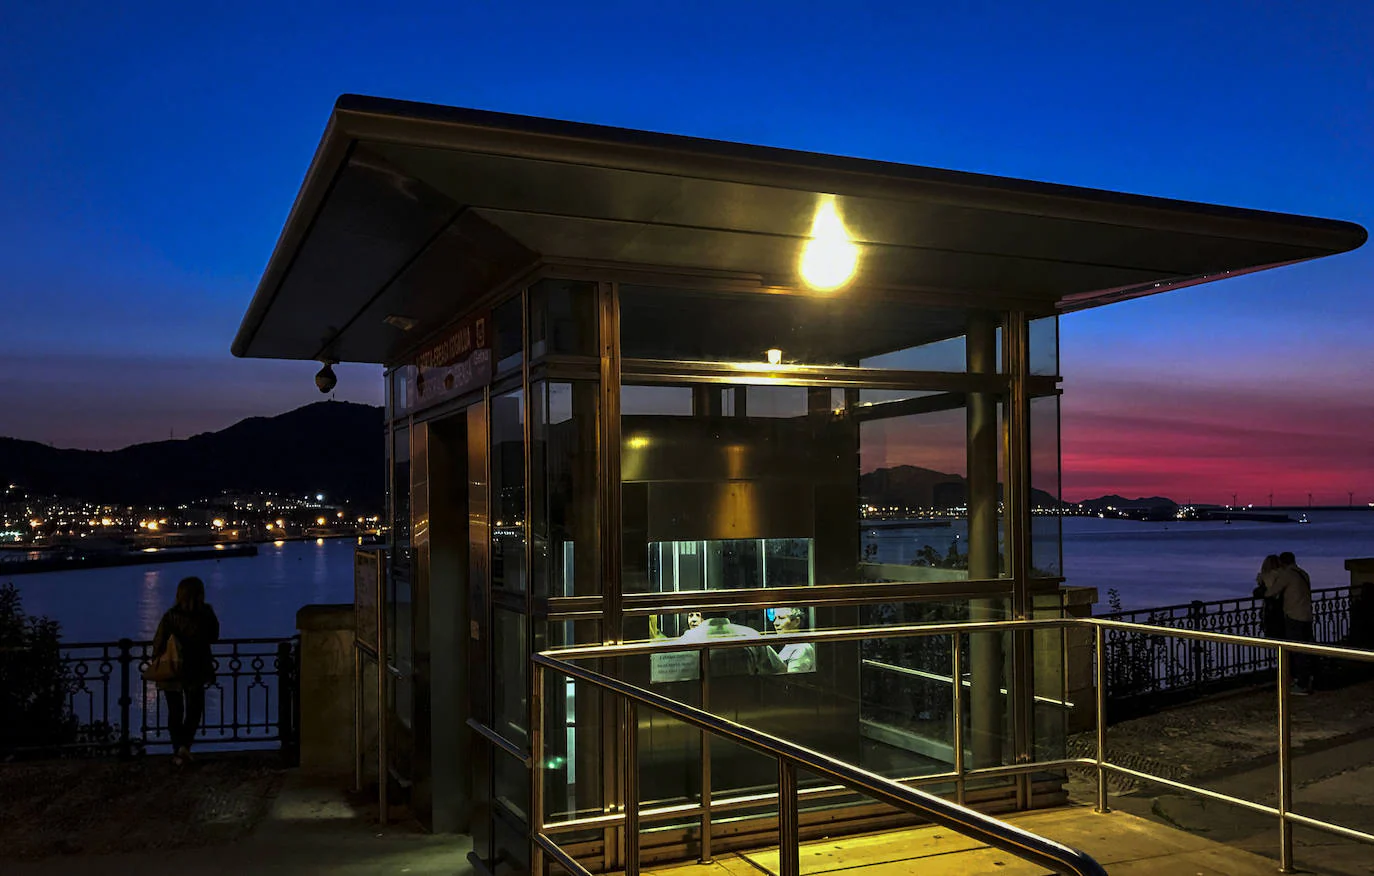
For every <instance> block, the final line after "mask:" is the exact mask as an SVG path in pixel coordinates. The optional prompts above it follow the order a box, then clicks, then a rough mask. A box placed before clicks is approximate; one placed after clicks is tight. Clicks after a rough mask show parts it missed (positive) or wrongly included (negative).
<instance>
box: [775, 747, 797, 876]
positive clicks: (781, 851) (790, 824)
mask: <svg viewBox="0 0 1374 876" xmlns="http://www.w3.org/2000/svg"><path fill="white" fill-rule="evenodd" d="M800 874H801V833H800V825H799V820H798V816H797V765H796V764H794V763H793V762H792V761H790V760H788V759H787V758H785V757H779V758H778V876H800Z"/></svg>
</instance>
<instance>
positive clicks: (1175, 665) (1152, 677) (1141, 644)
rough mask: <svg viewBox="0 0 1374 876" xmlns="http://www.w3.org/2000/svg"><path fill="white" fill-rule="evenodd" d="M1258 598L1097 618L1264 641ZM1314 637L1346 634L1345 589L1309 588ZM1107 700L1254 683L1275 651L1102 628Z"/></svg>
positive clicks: (1338, 638)
mask: <svg viewBox="0 0 1374 876" xmlns="http://www.w3.org/2000/svg"><path fill="white" fill-rule="evenodd" d="M1263 614H1264V600H1263V599H1261V598H1258V597H1244V598H1240V599H1218V600H1214V601H1212V602H1190V603H1186V604H1183V605H1166V606H1161V607H1158V608H1144V609H1138V610H1135V611H1113V612H1110V613H1108V614H1102V615H1098V617H1101V618H1104V619H1106V620H1119V621H1126V622H1129V623H1137V624H1150V625H1152V626H1162V627H1179V628H1182V629H1189V630H1205V631H1208V632H1214V633H1228V634H1231V635H1237V636H1255V637H1263V636H1264V623H1263ZM1312 627H1313V636H1314V638H1315V639H1316V641H1317V642H1318V643H1321V644H1327V645H1334V644H1337V643H1340V642H1342V641H1343V640H1344V639H1345V638H1346V637H1347V636H1348V635H1349V633H1350V588H1349V587H1332V588H1327V589H1323V590H1313V591H1312ZM1106 646H1107V699H1108V700H1109V701H1110V702H1111V703H1112V704H1113V705H1115V706H1119V705H1121V704H1123V703H1126V704H1128V703H1129V702H1130V701H1132V700H1145V699H1152V698H1155V697H1158V696H1161V695H1184V694H1191V693H1197V692H1201V691H1203V690H1207V689H1212V688H1215V687H1217V686H1219V685H1223V684H1225V683H1228V682H1239V681H1244V680H1247V679H1250V678H1254V677H1256V676H1257V675H1259V674H1262V673H1264V672H1265V671H1267V670H1272V669H1273V668H1274V651H1273V650H1272V649H1268V648H1253V647H1248V646H1244V645H1235V644H1232V643H1229V642H1205V641H1198V640H1189V639H1169V638H1165V637H1163V636H1153V635H1142V634H1140V633H1135V632H1128V631H1122V630H1107V631H1106Z"/></svg>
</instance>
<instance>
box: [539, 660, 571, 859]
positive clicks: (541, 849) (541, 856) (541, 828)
mask: <svg viewBox="0 0 1374 876" xmlns="http://www.w3.org/2000/svg"><path fill="white" fill-rule="evenodd" d="M568 755H569V756H570V757H571V756H572V755H573V752H568ZM529 829H530V873H531V874H532V876H544V847H543V846H542V845H540V844H539V841H538V835H539V834H541V833H543V832H544V667H543V666H542V665H540V664H538V663H532V664H531V665H530V813H529Z"/></svg>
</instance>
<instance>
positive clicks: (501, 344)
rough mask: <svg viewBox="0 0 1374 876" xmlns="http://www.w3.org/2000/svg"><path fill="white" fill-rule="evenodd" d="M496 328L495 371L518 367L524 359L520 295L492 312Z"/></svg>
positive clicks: (523, 325) (502, 371) (523, 326)
mask: <svg viewBox="0 0 1374 876" xmlns="http://www.w3.org/2000/svg"><path fill="white" fill-rule="evenodd" d="M492 323H493V325H494V326H495V329H496V337H495V341H496V373H498V374H501V373H504V372H507V371H510V370H511V369H513V368H519V367H520V363H521V362H523V361H524V349H525V347H524V340H523V335H524V329H525V323H524V320H523V314H522V313H521V297H520V296H519V295H516V296H515V297H514V298H511V299H509V300H508V301H506V303H505V304H502V305H501V306H500V307H497V308H496V310H495V311H494V312H493V313H492Z"/></svg>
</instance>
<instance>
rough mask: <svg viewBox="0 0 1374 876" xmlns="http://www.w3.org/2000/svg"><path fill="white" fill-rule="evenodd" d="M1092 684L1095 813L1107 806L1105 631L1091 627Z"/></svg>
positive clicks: (1108, 810)
mask: <svg viewBox="0 0 1374 876" xmlns="http://www.w3.org/2000/svg"><path fill="white" fill-rule="evenodd" d="M1093 663H1094V666H1093V676H1094V678H1093V684H1095V685H1096V686H1097V691H1096V693H1097V697H1096V699H1097V811H1098V812H1110V811H1111V808H1110V807H1109V806H1108V805H1107V767H1106V764H1107V631H1106V630H1105V629H1103V628H1102V627H1101V626H1094V627H1093Z"/></svg>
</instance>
